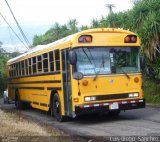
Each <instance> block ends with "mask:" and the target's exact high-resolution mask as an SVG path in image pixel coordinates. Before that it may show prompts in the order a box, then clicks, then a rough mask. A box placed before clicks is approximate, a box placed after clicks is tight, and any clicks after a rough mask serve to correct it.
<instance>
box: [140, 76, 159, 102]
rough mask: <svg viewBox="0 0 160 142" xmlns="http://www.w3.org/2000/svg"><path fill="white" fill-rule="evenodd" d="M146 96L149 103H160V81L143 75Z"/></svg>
mask: <svg viewBox="0 0 160 142" xmlns="http://www.w3.org/2000/svg"><path fill="white" fill-rule="evenodd" d="M143 86H144V96H145V99H146V102H147V103H152V104H160V83H158V82H156V81H155V80H151V79H150V78H148V77H147V76H144V77H143Z"/></svg>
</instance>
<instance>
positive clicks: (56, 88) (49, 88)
mask: <svg viewBox="0 0 160 142" xmlns="http://www.w3.org/2000/svg"><path fill="white" fill-rule="evenodd" d="M61 89H62V88H61V87H47V90H61Z"/></svg>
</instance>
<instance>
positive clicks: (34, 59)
mask: <svg viewBox="0 0 160 142" xmlns="http://www.w3.org/2000/svg"><path fill="white" fill-rule="evenodd" d="M32 72H33V74H35V73H36V72H37V68H36V57H33V58H32Z"/></svg>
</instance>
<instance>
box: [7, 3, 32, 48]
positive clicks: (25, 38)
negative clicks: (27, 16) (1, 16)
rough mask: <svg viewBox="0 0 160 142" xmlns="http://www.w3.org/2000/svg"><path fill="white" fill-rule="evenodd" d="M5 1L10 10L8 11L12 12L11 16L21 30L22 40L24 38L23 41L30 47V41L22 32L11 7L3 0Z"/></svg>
mask: <svg viewBox="0 0 160 142" xmlns="http://www.w3.org/2000/svg"><path fill="white" fill-rule="evenodd" d="M5 2H6V4H7V6H8V8H9V10H10V12H11V14H12V16H13V18H14V20H15V22H16V24H17V26H18V28H19V30H20V32H21V34H22V36H23V38H24V40H25V42H26V43H27V45H28V47H31V44H30V42H29V41H28V39H27V37H26V35H25V34H24V32H23V30H22V28H21V26H20V25H19V23H18V21H17V19H16V17H15V16H14V14H13V11H12V10H11V7H10V6H9V4H8V2H7V0H5Z"/></svg>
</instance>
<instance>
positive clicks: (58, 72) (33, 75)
mask: <svg viewBox="0 0 160 142" xmlns="http://www.w3.org/2000/svg"><path fill="white" fill-rule="evenodd" d="M54 74H60V71H55V72H47V73H40V74H38V73H37V74H32V75H25V76H18V77H10V78H8V80H12V79H17V78H26V77H35V76H45V75H54Z"/></svg>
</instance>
